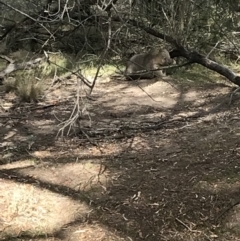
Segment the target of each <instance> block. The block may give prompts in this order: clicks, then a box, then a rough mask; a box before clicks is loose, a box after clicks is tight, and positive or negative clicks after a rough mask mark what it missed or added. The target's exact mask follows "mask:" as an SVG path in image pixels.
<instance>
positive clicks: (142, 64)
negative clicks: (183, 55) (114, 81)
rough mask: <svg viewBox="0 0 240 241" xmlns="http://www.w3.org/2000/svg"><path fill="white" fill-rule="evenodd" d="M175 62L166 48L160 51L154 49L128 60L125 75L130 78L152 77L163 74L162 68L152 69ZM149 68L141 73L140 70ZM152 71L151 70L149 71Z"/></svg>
mask: <svg viewBox="0 0 240 241" xmlns="http://www.w3.org/2000/svg"><path fill="white" fill-rule="evenodd" d="M172 63H173V60H172V59H171V57H170V55H169V52H168V51H167V50H166V49H161V50H160V51H158V50H156V49H152V50H151V51H150V52H149V53H144V54H136V55H134V56H133V57H131V58H130V60H129V61H128V62H127V65H126V70H125V75H126V76H127V78H129V79H136V78H145V79H150V78H154V77H156V76H162V75H163V73H162V71H161V70H158V71H150V70H154V69H158V68H160V67H161V66H166V65H170V64H172ZM144 70H147V71H148V72H146V73H139V74H138V72H139V71H144ZM149 71H150V72H149Z"/></svg>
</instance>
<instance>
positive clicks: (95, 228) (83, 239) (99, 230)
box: [63, 224, 131, 241]
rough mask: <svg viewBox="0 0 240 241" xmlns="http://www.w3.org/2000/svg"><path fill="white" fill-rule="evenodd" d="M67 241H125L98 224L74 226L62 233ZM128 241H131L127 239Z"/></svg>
mask: <svg viewBox="0 0 240 241" xmlns="http://www.w3.org/2000/svg"><path fill="white" fill-rule="evenodd" d="M63 236H64V238H66V240H68V241H120V240H126V239H125V238H121V237H119V236H118V235H117V234H115V233H114V232H112V231H110V230H108V228H107V227H105V226H103V225H98V224H93V225H89V224H80V225H74V226H72V227H71V228H69V229H68V230H66V231H65V232H64V233H63ZM129 240H131V239H130V238H129Z"/></svg>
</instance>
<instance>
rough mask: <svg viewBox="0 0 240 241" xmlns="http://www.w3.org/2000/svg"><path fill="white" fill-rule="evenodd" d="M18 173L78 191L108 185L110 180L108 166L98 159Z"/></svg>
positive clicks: (27, 169)
mask: <svg viewBox="0 0 240 241" xmlns="http://www.w3.org/2000/svg"><path fill="white" fill-rule="evenodd" d="M66 162H67V160H66ZM18 173H20V174H22V175H24V176H30V177H33V178H36V179H38V180H41V181H44V182H48V183H51V184H58V185H62V186H66V187H69V188H72V189H75V190H77V191H79V190H81V191H88V190H92V189H94V190H96V189H97V188H101V189H102V188H104V187H105V186H106V185H107V181H108V172H107V170H106V166H105V165H103V164H101V163H100V164H99V163H96V161H82V162H81V163H67V164H62V165H59V166H47V167H36V168H26V169H22V170H19V171H18Z"/></svg>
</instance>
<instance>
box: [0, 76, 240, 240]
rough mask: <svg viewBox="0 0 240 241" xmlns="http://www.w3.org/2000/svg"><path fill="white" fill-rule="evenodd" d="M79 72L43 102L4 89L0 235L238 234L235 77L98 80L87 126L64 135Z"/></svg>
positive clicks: (57, 237)
mask: <svg viewBox="0 0 240 241" xmlns="http://www.w3.org/2000/svg"><path fill="white" fill-rule="evenodd" d="M74 81H75V80H72V82H69V83H68V85H66V86H65V85H64V84H63V85H62V86H61V88H59V89H57V90H55V91H52V92H50V93H48V95H47V96H46V99H45V101H44V102H42V103H39V104H38V105H29V104H25V105H19V104H16V103H17V102H16V101H14V98H13V96H11V95H9V94H8V95H6V94H4V92H3V90H2V93H1V96H2V98H1V106H2V109H1V113H0V120H1V123H0V139H1V142H0V143H1V146H0V163H1V165H0V178H1V179H0V184H1V185H0V210H1V213H0V239H5V240H31V239H32V238H34V240H48V241H50V240H54V241H56V240H77V241H78V240H79V241H80V240H83V241H84V240H90V241H91V240H99V241H104V240H105V241H106V240H113V241H114V240H117V241H118V240H130V241H131V240H153V241H155V240H171V241H172V240H189V241H192V240H199V241H201V240H221V241H223V240H230V241H231V240H240V233H239V232H238V229H239V220H240V218H239V215H240V214H239V213H240V212H239V185H240V180H239V174H240V165H239V156H240V142H239V135H240V124H239V107H238V106H239V101H238V99H237V97H238V96H237V94H236V96H235V97H236V98H235V97H234V99H233V103H232V104H231V105H229V104H228V100H229V96H228V94H229V92H230V91H231V87H230V86H228V85H225V84H202V85H200V84H198V85H196V86H195V87H193V85H192V84H191V85H188V84H186V83H179V82H177V81H174V80H171V79H170V78H166V79H165V80H160V81H157V82H156V81H154V80H153V81H145V80H142V81H132V82H124V81H123V82H121V81H111V82H105V83H99V84H97V86H96V88H95V91H94V93H93V96H92V98H93V100H92V101H90V100H87V99H84V101H85V104H86V106H87V110H88V115H86V116H85V118H84V119H83V120H82V121H81V123H80V125H81V131H79V129H77V128H76V127H75V129H74V131H72V132H71V135H70V136H69V137H68V138H64V139H61V138H59V137H58V138H56V134H57V131H58V129H59V126H58V124H59V123H60V122H61V121H63V120H66V119H67V118H68V117H69V116H70V114H71V111H72V107H73V105H74V91H75V89H76V88H75V84H76V83H75V82H74ZM53 103H54V104H53ZM89 120H91V122H89Z"/></svg>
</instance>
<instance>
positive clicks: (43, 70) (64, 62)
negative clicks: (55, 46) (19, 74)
mask: <svg viewBox="0 0 240 241" xmlns="http://www.w3.org/2000/svg"><path fill="white" fill-rule="evenodd" d="M73 67H74V64H73V62H72V61H71V60H70V57H65V56H63V55H62V54H50V55H49V63H48V62H44V63H43V64H42V65H41V66H40V74H41V76H45V77H53V76H54V75H58V76H60V75H62V74H64V73H66V72H68V71H69V70H72V68H73Z"/></svg>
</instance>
